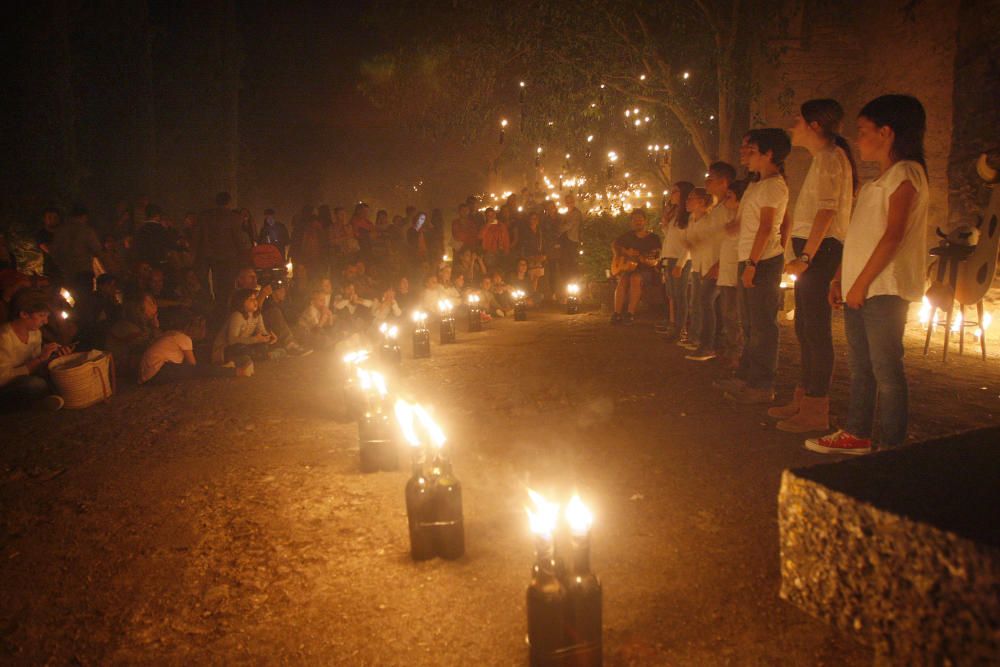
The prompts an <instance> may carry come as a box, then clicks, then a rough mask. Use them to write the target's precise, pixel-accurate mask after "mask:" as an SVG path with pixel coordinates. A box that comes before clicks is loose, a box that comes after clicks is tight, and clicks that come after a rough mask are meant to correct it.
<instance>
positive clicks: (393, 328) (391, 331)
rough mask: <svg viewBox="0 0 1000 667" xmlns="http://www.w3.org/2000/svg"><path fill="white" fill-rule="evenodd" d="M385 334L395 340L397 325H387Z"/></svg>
mask: <svg viewBox="0 0 1000 667" xmlns="http://www.w3.org/2000/svg"><path fill="white" fill-rule="evenodd" d="M385 335H386V336H388V337H389V338H391V339H392V340H395V339H396V338H397V337H398V336H399V327H397V326H396V325H395V324H393V325H392V326H391V327H389V330H388V331H386V334H385Z"/></svg>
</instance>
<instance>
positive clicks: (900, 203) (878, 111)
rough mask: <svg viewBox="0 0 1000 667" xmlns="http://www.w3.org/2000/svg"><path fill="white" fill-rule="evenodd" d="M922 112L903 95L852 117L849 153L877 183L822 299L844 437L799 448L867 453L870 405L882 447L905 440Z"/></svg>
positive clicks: (919, 290) (917, 272)
mask: <svg viewBox="0 0 1000 667" xmlns="http://www.w3.org/2000/svg"><path fill="white" fill-rule="evenodd" d="M926 127H927V120H926V115H925V113H924V107H923V105H921V104H920V102H919V100H917V99H916V98H914V97H910V96H909V95H883V96H881V97H878V98H875V99H874V100H872V101H871V102H869V103H868V104H866V105H865V106H864V108H863V109H862V110H861V113H860V114H859V115H858V138H857V145H858V152H859V153H860V155H861V159H862V160H865V161H871V162H877V163H878V165H879V172H880V173H879V176H878V178H876V179H875V180H873V181H871V182H869V183H866V184H865V185H864V187H862V188H861V191H860V192H859V193H858V198H857V202H856V203H855V206H854V213H853V215H852V216H851V224H850V225H849V226H848V228H847V234H846V237H845V239H844V259H843V265H842V267H841V277H840V279H839V280H838V279H834V281H833V282H832V283H831V285H830V299H831V301H832V302H834V303H838V304H839V303H842V304H843V305H845V306H846V308H845V310H844V330H845V333H846V334H847V347H848V362H849V366H850V369H851V399H850V403H849V408H848V413H847V420H846V421H845V422H844V428H843V430H839V431H835V432H834V433H831V434H830V435H827V436H824V437H822V438H814V439H810V440H806V443H805V445H806V448H807V449H810V450H812V451H816V452H821V453H836V454H867V453H868V452H870V451H871V450H872V430H873V426H874V421H875V406H876V399H877V403H878V410H879V426H880V430H881V434H880V435H881V443H882V444H883V445H885V446H888V447H895V446H897V445H901V444H902V443H903V442H904V441H905V440H906V428H907V419H908V415H907V412H908V410H909V395H908V388H907V384H906V374H905V372H904V370H903V330H904V328H905V326H906V315H907V311H908V310H909V306H910V302H912V301H919V300H920V299H921V297H922V296H923V293H924V286H925V269H926V259H927V246H926V242H927V206H928V200H929V188H928V184H927V168H926V163H925V162H924V132H925V130H926Z"/></svg>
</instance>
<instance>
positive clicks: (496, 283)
mask: <svg viewBox="0 0 1000 667" xmlns="http://www.w3.org/2000/svg"><path fill="white" fill-rule="evenodd" d="M490 283H491V286H492V287H491V289H492V291H493V295H494V296H495V297H496V300H497V301H499V302H500V305H501V307H503V309H504V312H506V313H507V314H508V315H510V314H512V313H513V312H514V299H513V298H512V297H511V295H510V293H511V291H512V290H511V287H510V285H508V284H507V283H506V281H504V279H503V274H502V273H500V272H499V271H494V272H493V274H492V275H491V276H490Z"/></svg>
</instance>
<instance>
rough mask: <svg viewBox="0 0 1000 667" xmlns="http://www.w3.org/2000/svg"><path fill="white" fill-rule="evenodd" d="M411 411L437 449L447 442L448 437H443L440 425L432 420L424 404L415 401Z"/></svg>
mask: <svg viewBox="0 0 1000 667" xmlns="http://www.w3.org/2000/svg"><path fill="white" fill-rule="evenodd" d="M413 413H414V414H415V415H416V416H417V421H419V422H420V426H421V428H423V430H424V432H425V433H427V437H429V438H430V440H431V444H432V445H434V446H435V447H437V448H438V449H441V448H442V447H444V443H445V442H447V440H448V438H447V437H445V434H444V431H442V430H441V427H440V426H439V425H438V423H437V422H436V421H434V418H433V417H431V415H430V413H429V412H427V410H426V409H424V406H422V405H420V404H419V403H415V404H414V405H413Z"/></svg>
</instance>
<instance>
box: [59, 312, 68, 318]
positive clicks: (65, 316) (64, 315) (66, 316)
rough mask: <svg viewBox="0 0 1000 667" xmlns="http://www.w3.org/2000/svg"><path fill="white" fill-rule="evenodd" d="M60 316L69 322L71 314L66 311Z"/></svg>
mask: <svg viewBox="0 0 1000 667" xmlns="http://www.w3.org/2000/svg"><path fill="white" fill-rule="evenodd" d="M59 315H60V317H62V318H63V319H64V320H68V319H69V313H67V312H66V311H65V310H64V311H62V312H61V313H59Z"/></svg>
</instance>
